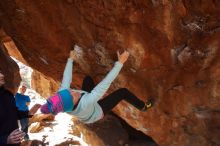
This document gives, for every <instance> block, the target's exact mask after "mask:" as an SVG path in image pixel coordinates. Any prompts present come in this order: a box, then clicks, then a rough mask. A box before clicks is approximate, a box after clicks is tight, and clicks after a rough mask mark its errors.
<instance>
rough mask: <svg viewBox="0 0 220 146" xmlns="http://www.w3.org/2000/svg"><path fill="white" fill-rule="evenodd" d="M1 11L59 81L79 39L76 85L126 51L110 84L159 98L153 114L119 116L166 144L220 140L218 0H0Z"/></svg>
mask: <svg viewBox="0 0 220 146" xmlns="http://www.w3.org/2000/svg"><path fill="white" fill-rule="evenodd" d="M0 14H1V15H0V16H1V21H0V22H1V25H2V27H3V28H4V30H5V32H6V33H7V34H8V35H9V36H10V37H11V38H12V39H13V40H14V41H15V44H16V45H17V47H18V49H19V50H20V52H21V54H22V55H23V57H24V59H25V60H26V61H27V62H28V63H29V64H30V65H31V66H32V67H33V68H34V69H37V70H38V71H40V72H42V73H43V74H45V75H47V76H50V77H52V78H53V79H55V80H57V81H60V80H61V77H62V71H63V68H64V66H65V62H66V58H67V56H68V52H69V50H70V48H71V46H72V45H73V44H74V43H77V44H79V45H80V46H81V49H79V50H77V51H78V54H79V57H80V58H79V59H78V60H76V63H75V71H74V74H73V75H74V82H73V84H74V85H75V87H80V85H81V81H82V78H83V77H84V75H86V74H91V75H92V76H93V77H94V78H95V79H96V81H100V79H101V78H102V77H103V76H104V75H105V74H106V72H107V71H108V70H109V69H110V68H111V66H112V64H113V62H114V60H115V59H116V58H115V52H116V50H117V49H121V48H128V50H129V51H130V53H131V57H130V58H129V61H128V62H127V63H126V65H125V66H124V68H123V71H122V72H121V74H120V75H119V77H118V78H117V80H116V81H115V82H114V84H113V86H112V87H113V88H118V87H128V88H129V89H130V90H132V91H133V92H134V93H135V94H137V95H138V96H139V97H140V98H142V99H143V100H145V99H146V98H147V96H148V95H153V96H154V97H155V98H156V99H157V103H156V105H155V108H154V109H152V110H150V111H149V112H147V113H140V112H138V111H136V110H135V109H134V108H132V107H130V106H129V105H128V104H126V103H122V104H120V106H118V107H117V108H116V109H115V111H116V112H117V114H118V115H120V117H122V118H124V119H126V121H127V122H128V123H130V124H131V125H132V126H133V127H135V128H136V129H140V130H141V131H143V132H144V133H145V134H147V135H150V136H151V137H152V138H153V139H154V140H155V141H156V142H157V143H159V144H160V145H178V146H186V145H187V146H188V145H193V146H197V145H199V146H201V145H202V146H208V145H218V144H220V141H219V137H220V133H219V131H220V130H219V125H220V116H219V113H220V109H219V108H220V84H219V82H220V69H219V68H220V61H219V60H220V59H219V56H220V55H219V54H220V53H219V47H220V41H219V38H220V15H219V14H220V1H217V0H212V1H211V0H210V1H205V0H195V1H194V0H193V1H192V0H176V1H168V0H151V1H146V0H145V1H144V0H140V1H135V0H114V1H102V0H93V1H89V0H84V1H79V0H63V1H56V0H55V1H54V0H47V1H45V0H32V1H29V0H20V1H14V0H1V1H0ZM113 88H112V89H113Z"/></svg>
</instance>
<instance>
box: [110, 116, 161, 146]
mask: <svg viewBox="0 0 220 146" xmlns="http://www.w3.org/2000/svg"><path fill="white" fill-rule="evenodd" d="M110 114H111V115H112V116H115V117H117V118H118V119H119V121H120V123H121V125H122V127H123V128H124V129H125V130H126V132H127V133H128V136H129V141H130V142H129V143H130V145H129V146H146V145H147V146H159V145H158V144H157V143H156V141H155V140H154V139H153V138H152V137H150V136H148V135H146V134H144V133H143V132H142V131H140V130H137V129H135V128H133V127H132V126H130V125H129V124H128V123H127V122H126V121H125V120H124V119H122V118H121V117H119V116H118V115H116V114H115V113H113V112H111V113H110Z"/></svg>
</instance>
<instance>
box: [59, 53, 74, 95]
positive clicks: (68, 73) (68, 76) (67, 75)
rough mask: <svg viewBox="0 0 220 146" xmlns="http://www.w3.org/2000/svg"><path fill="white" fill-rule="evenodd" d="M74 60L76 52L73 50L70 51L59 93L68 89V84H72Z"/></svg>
mask: <svg viewBox="0 0 220 146" xmlns="http://www.w3.org/2000/svg"><path fill="white" fill-rule="evenodd" d="M75 58H76V52H75V51H74V50H71V51H70V55H69V58H68V60H67V63H66V66H65V69H64V72H63V79H62V83H61V86H60V89H59V91H60V90H63V89H69V88H70V84H71V82H72V69H73V60H74V59H75Z"/></svg>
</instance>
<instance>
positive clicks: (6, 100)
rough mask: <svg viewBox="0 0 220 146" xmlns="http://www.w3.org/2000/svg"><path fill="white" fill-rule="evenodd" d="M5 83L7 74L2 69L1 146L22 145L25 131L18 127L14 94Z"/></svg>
mask: <svg viewBox="0 0 220 146" xmlns="http://www.w3.org/2000/svg"><path fill="white" fill-rule="evenodd" d="M4 84H5V76H4V74H3V73H2V72H1V69H0V146H8V145H10V146H20V143H21V141H22V140H23V137H24V135H25V133H24V132H22V131H21V130H19V128H18V123H17V120H18V118H19V117H18V114H17V113H18V110H17V107H16V105H15V98H14V95H13V93H12V92H10V91H9V90H7V89H6V88H5V87H4Z"/></svg>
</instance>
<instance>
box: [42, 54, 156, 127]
mask: <svg viewBox="0 0 220 146" xmlns="http://www.w3.org/2000/svg"><path fill="white" fill-rule="evenodd" d="M117 55H118V61H117V62H115V65H114V67H113V69H112V70H111V71H110V72H109V73H108V74H107V76H106V77H105V78H104V79H103V80H102V81H101V82H100V83H99V84H98V85H96V86H95V85H94V82H93V80H92V78H91V77H89V76H86V77H85V79H84V81H83V84H82V88H81V90H74V89H70V84H71V82H72V66H73V65H72V64H73V60H74V59H76V57H77V54H76V52H75V51H74V50H72V51H70V56H69V58H68V61H67V64H66V67H65V70H64V74H63V80H62V84H61V87H60V89H59V91H58V92H57V93H56V94H55V95H54V96H52V97H50V98H49V99H47V103H46V104H44V105H42V106H41V112H42V113H44V114H49V113H52V114H54V115H56V114H57V113H59V112H67V113H69V114H71V115H73V116H75V117H76V118H78V120H79V121H81V122H83V123H86V124H89V123H94V122H96V121H98V120H100V119H102V117H103V116H104V115H106V114H107V113H108V112H110V111H111V110H112V109H113V108H114V107H115V106H116V105H117V104H118V103H119V102H120V101H121V100H123V99H124V100H125V101H127V102H129V103H130V104H132V105H133V106H134V107H136V108H137V109H139V110H140V111H147V110H148V109H149V108H151V107H152V106H153V101H152V100H148V101H147V102H143V101H141V100H140V99H138V98H137V97H136V96H135V95H134V94H133V93H131V92H130V91H129V90H128V89H126V88H121V89H118V90H116V91H115V92H113V93H111V94H109V95H108V96H106V97H104V98H102V97H103V96H104V94H105V93H106V91H107V90H108V88H109V86H110V85H111V83H112V82H113V80H114V79H115V78H116V76H117V75H118V73H119V71H120V70H121V68H122V66H123V64H124V63H125V62H126V61H127V59H128V57H129V53H128V52H127V51H124V52H123V53H122V54H120V53H119V52H117Z"/></svg>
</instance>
